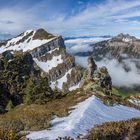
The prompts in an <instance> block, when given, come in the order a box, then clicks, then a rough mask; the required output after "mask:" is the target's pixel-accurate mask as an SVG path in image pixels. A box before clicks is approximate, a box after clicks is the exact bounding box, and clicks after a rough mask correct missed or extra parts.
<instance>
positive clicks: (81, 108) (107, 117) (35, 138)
mask: <svg viewBox="0 0 140 140" xmlns="http://www.w3.org/2000/svg"><path fill="white" fill-rule="evenodd" d="M74 108H75V109H74V110H72V111H71V113H70V115H69V116H67V117H63V118H58V117H56V118H55V119H54V120H52V128H50V130H43V131H38V132H33V133H31V134H29V135H28V136H27V138H29V140H54V139H56V138H58V137H64V136H71V137H72V138H76V137H77V136H78V135H79V134H86V133H87V130H89V129H90V128H92V127H93V126H94V125H96V124H102V123H104V122H109V121H120V120H127V119H131V118H136V117H140V111H139V110H136V109H134V108H130V107H126V106H122V105H114V106H106V105H104V104H103V103H102V101H100V100H99V99H98V98H96V97H95V96H92V97H90V98H88V99H86V100H85V101H83V102H81V103H79V104H78V105H77V106H75V107H74Z"/></svg>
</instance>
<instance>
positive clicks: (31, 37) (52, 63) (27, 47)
mask: <svg viewBox="0 0 140 140" xmlns="http://www.w3.org/2000/svg"><path fill="white" fill-rule="evenodd" d="M0 46H1V47H0V53H3V52H4V51H7V50H11V51H13V53H14V51H23V52H29V53H30V54H31V55H32V58H33V60H34V62H35V64H36V68H37V67H38V68H39V69H40V70H41V71H42V75H43V76H45V77H46V78H47V79H48V82H49V84H50V86H51V88H52V89H55V88H57V89H58V90H62V91H64V92H68V91H69V90H70V88H71V87H73V86H75V85H78V83H79V82H80V79H81V76H82V75H81V72H80V68H79V67H77V66H75V60H74V57H72V56H71V55H69V54H68V53H66V50H65V44H64V40H63V38H62V37H61V36H54V35H52V34H50V33H48V32H46V31H45V30H43V29H38V30H36V31H33V30H28V31H26V32H24V33H22V34H20V35H19V36H17V37H15V38H13V39H11V40H8V41H5V42H3V43H1V44H0ZM1 65H2V64H1Z"/></svg>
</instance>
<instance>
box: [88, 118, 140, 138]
mask: <svg viewBox="0 0 140 140" xmlns="http://www.w3.org/2000/svg"><path fill="white" fill-rule="evenodd" d="M86 139H88V140H140V119H132V120H129V121H120V122H108V123H104V124H103V125H100V126H96V127H94V128H93V129H91V130H90V131H89V134H88V136H87V137H86Z"/></svg>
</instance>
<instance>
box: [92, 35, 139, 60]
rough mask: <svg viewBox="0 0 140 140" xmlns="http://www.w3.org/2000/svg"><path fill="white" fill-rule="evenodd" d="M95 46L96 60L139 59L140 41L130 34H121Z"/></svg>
mask: <svg viewBox="0 0 140 140" xmlns="http://www.w3.org/2000/svg"><path fill="white" fill-rule="evenodd" d="M91 46H93V55H94V56H95V59H97V60H98V59H102V58H105V57H106V58H109V59H112V58H116V59H125V58H130V59H139V58H140V39H137V38H135V37H134V36H130V35H128V34H122V33H121V34H119V35H118V36H115V37H113V38H111V39H109V40H105V41H101V42H98V43H95V44H92V45H91Z"/></svg>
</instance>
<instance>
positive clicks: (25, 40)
mask: <svg viewBox="0 0 140 140" xmlns="http://www.w3.org/2000/svg"><path fill="white" fill-rule="evenodd" d="M36 32H37V31H34V30H27V31H25V32H24V33H22V34H20V35H19V36H17V37H15V38H12V39H10V40H8V41H7V42H6V44H3V45H2V46H1V47H0V53H2V52H4V51H6V50H13V51H20V50H22V51H23V52H26V51H29V50H33V49H34V48H36V47H38V46H41V45H43V44H45V43H48V42H49V41H51V40H53V39H54V38H56V37H55V36H54V37H53V36H52V37H50V38H49V39H39V38H36V39H34V36H35V35H36Z"/></svg>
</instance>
